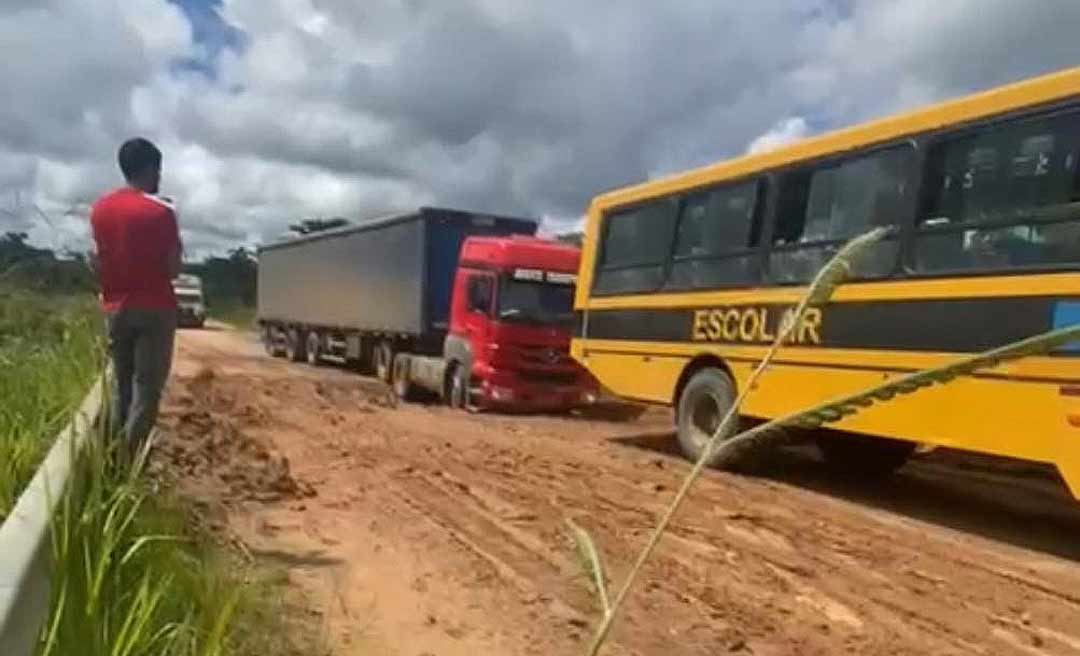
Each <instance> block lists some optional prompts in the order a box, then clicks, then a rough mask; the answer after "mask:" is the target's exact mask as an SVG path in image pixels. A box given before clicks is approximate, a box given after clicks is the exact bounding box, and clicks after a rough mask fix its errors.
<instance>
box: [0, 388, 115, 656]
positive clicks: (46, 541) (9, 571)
mask: <svg viewBox="0 0 1080 656" xmlns="http://www.w3.org/2000/svg"><path fill="white" fill-rule="evenodd" d="M104 380H105V378H104V377H102V378H100V379H98V380H97V382H95V383H94V385H93V387H92V388H91V390H90V393H89V394H87V395H86V398H85V399H83V402H82V405H80V406H79V409H78V410H77V411H76V413H75V415H74V416H73V417H72V419H71V422H70V423H68V425H67V426H65V427H64V429H63V430H62V431H60V434H59V435H57V437H56V441H55V442H54V443H53V446H52V448H51V449H49V453H48V455H47V456H46V457H45V461H44V462H42V463H41V467H39V468H38V470H37V472H36V473H35V474H34V477H33V479H31V481H30V484H29V485H27V487H26V489H25V490H23V493H22V494H21V495H19V499H18V500H17V501H16V502H15V507H14V508H13V509H12V511H11V514H10V515H8V518H7V519H6V520H5V521H4V523H3V524H2V525H0V654H3V656H29V655H30V654H32V653H33V651H34V648H35V646H36V642H37V639H38V635H39V633H40V631H41V626H42V623H43V622H44V621H45V619H46V617H47V616H48V613H49V593H50V580H49V578H50V577H49V561H50V557H51V553H50V552H51V548H52V546H51V540H50V535H49V531H50V528H51V526H52V524H51V523H52V518H53V514H54V512H55V510H56V507H57V505H58V504H59V503H60V501H61V500H62V496H63V492H64V490H65V489H66V488H67V485H68V480H69V478H70V476H71V472H72V465H73V464H74V463H73V458H75V457H77V456H78V454H80V453H82V450H83V447H84V445H85V444H86V443H87V439H88V437H89V436H90V435H91V434H92V433H93V427H94V423H95V422H96V421H97V420H98V418H99V417H100V416H101V413H102V401H103V399H104V398H105V395H104V394H103V385H104Z"/></svg>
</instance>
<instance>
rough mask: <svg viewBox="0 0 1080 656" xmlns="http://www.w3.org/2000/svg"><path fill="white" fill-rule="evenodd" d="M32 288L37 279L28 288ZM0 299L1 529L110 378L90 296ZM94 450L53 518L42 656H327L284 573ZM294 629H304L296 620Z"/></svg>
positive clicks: (9, 287)
mask: <svg viewBox="0 0 1080 656" xmlns="http://www.w3.org/2000/svg"><path fill="white" fill-rule="evenodd" d="M29 280H32V277H31V278H30V279H29ZM2 282H6V283H7V284H6V285H5V286H3V287H0V520H3V519H5V518H6V517H7V515H8V514H9V513H10V511H11V509H12V507H13V506H14V504H15V502H16V500H17V499H18V495H19V493H20V492H21V491H22V490H23V489H24V488H25V486H26V484H27V483H28V482H29V481H30V479H31V478H32V477H33V475H34V472H35V471H36V469H37V467H38V465H39V464H40V463H41V461H42V460H43V459H44V457H45V454H46V453H47V452H48V450H49V449H50V448H51V446H52V441H53V439H54V437H55V436H56V435H57V433H58V432H59V431H60V430H61V429H62V428H63V427H64V425H65V424H67V423H68V421H69V420H70V418H71V416H72V414H73V413H74V411H75V409H76V408H77V407H78V406H79V404H80V403H81V401H82V399H83V398H84V397H85V395H86V394H87V392H88V391H89V389H90V387H91V385H93V384H94V381H95V380H98V379H99V377H100V375H101V372H102V371H103V370H104V364H105V360H106V357H105V348H104V347H105V344H104V337H103V330H102V328H103V325H102V321H101V316H100V313H99V312H98V310H97V308H96V303H95V300H94V298H93V296H92V295H91V294H88V293H51V292H49V291H45V290H42V289H41V288H40V286H38V285H28V284H26V282H25V279H24V280H23V281H20V282H19V284H18V285H15V284H13V283H11V282H10V278H9V280H8V281H2ZM108 444H109V440H107V439H105V436H104V435H94V436H91V442H90V444H89V445H88V449H87V452H86V454H85V457H83V458H82V459H81V460H80V461H79V463H78V464H77V466H76V469H75V470H74V476H73V479H72V485H71V486H70V487H69V488H68V489H67V490H66V491H65V493H64V497H63V498H62V500H61V503H60V509H59V511H58V513H57V515H56V516H55V517H54V518H53V532H52V557H53V562H52V571H53V578H52V583H53V587H52V595H53V596H52V600H51V608H50V613H49V617H48V618H47V619H46V621H45V624H44V626H43V627H42V634H41V637H42V639H41V642H40V643H39V645H38V653H39V654H41V655H57V656H59V655H66V654H86V655H88V656H97V655H102V656H105V655H109V656H134V655H136V654H155V655H157V654H177V655H184V656H188V655H190V656H216V655H228V654H242V655H252V656H254V655H256V654H258V655H264V654H265V655H269V656H287V655H288V656H292V655H299V654H305V655H306V654H320V653H326V649H325V648H323V647H322V645H321V640H320V634H321V627H318V626H313V625H310V624H305V623H304V619H305V618H308V617H310V616H309V615H308V614H306V613H304V612H302V611H303V608H302V605H301V604H302V600H299V599H294V598H292V597H290V596H289V595H290V594H292V593H290V592H289V588H288V586H287V585H286V579H285V578H284V575H283V574H282V573H281V572H278V571H276V570H272V569H268V568H266V567H265V566H263V565H261V564H259V563H257V562H255V561H253V560H252V559H251V558H250V557H245V556H244V555H242V554H240V553H239V552H238V551H237V550H236V549H234V548H232V547H230V546H227V545H226V544H225V543H224V541H223V540H221V539H220V537H219V536H214V535H212V534H211V533H209V532H208V530H206V529H204V528H202V526H203V523H202V522H201V521H199V517H198V514H197V513H195V512H194V511H193V509H192V508H190V507H189V506H188V505H187V503H186V502H185V500H184V499H182V498H178V497H177V496H175V495H173V494H172V493H171V492H170V491H168V490H159V489H157V485H156V483H155V482H154V481H152V480H150V479H149V478H148V477H146V476H144V475H143V474H142V470H141V468H139V467H135V468H124V467H119V466H116V464H115V459H114V458H112V457H111V454H110V453H108V451H107V450H108V446H107V445H108ZM290 618H292V619H290Z"/></svg>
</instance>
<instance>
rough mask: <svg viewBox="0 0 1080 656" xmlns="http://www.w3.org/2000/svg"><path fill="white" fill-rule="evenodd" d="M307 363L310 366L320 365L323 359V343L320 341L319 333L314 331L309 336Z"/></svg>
mask: <svg viewBox="0 0 1080 656" xmlns="http://www.w3.org/2000/svg"><path fill="white" fill-rule="evenodd" d="M305 350H306V351H307V361H308V364H310V365H318V364H319V361H320V359H321V358H322V342H321V341H320V339H319V333H317V332H315V331H314V330H312V331H311V332H309V333H308V336H307V346H306V348H305Z"/></svg>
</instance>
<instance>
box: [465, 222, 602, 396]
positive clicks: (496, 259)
mask: <svg viewBox="0 0 1080 656" xmlns="http://www.w3.org/2000/svg"><path fill="white" fill-rule="evenodd" d="M579 258H580V251H579V250H578V249H577V248H575V247H574V246H571V245H569V244H563V243H559V242H553V241H546V240H543V239H537V238H535V237H518V236H514V237H469V238H467V239H466V240H465V241H464V243H463V244H462V247H461V256H460V259H459V265H458V268H457V273H456V274H455V279H454V289H453V294H452V295H451V299H452V300H451V307H450V326H449V331H448V335H447V338H446V344H445V348H444V357H445V358H446V360H447V361H448V362H449V363H450V366H451V373H450V376H451V377H452V378H451V380H452V388H453V389H452V391H451V393H450V397H451V398H450V401H451V403H452V404H455V405H463V404H465V403H468V404H472V405H476V406H479V407H485V408H495V409H502V410H566V409H570V408H573V407H577V406H582V405H588V404H591V403H593V402H595V401H596V398H597V390H598V386H597V383H596V381H595V379H593V377H592V375H591V374H590V373H589V372H588V371H587V370H586V369H585V368H584V367H582V366H581V365H579V364H578V363H577V362H576V361H575V360H574V359H573V358H571V357H570V336H571V332H572V331H573V328H574V313H573V299H574V285H575V281H576V277H577V270H578V260H579Z"/></svg>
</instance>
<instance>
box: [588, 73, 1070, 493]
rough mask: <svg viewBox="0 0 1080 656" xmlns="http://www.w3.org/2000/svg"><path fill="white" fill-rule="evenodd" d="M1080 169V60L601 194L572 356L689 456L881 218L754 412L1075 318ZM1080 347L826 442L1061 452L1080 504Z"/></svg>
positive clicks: (783, 407)
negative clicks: (660, 413) (809, 288)
mask: <svg viewBox="0 0 1080 656" xmlns="http://www.w3.org/2000/svg"><path fill="white" fill-rule="evenodd" d="M1078 161H1080V68H1076V69H1071V70H1067V71H1063V72H1060V73H1056V74H1052V75H1048V76H1044V77H1039V78H1035V79H1031V80H1027V81H1023V82H1020V83H1017V84H1011V85H1008V86H1003V87H1000V88H997V89H993V90H991V91H987V92H985V93H979V94H977V95H973V96H970V97H966V98H962V99H959V100H953V101H949V102H945V103H942V104H939V105H935V106H932V107H928V108H925V109H921V110H918V111H914V112H911V113H907V114H903V115H898V116H893V117H889V118H885V119H882V120H876V121H873V122H870V123H866V124H864V125H860V126H857V127H852V128H848V129H843V130H840V131H837V132H833V133H831V134H826V135H823V136H819V137H815V138H811V139H807V140H804V141H801V142H799V143H796V144H793V145H789V146H786V147H782V148H779V149H776V150H773V151H770V152H766V153H760V154H751V155H747V156H744V157H739V158H736V159H733V160H729V161H724V162H720V163H718V164H715V165H712V166H707V167H704V168H701V169H697V170H693V171H689V172H687V173H683V174H680V175H677V176H674V177H671V178H667V179H661V180H657V181H651V182H647V183H644V184H640V185H636V186H632V187H627V188H624V189H618V190H615V191H612V192H609V193H605V194H603V195H601V196H598V197H597V198H595V199H594V200H593V201H592V203H591V204H590V206H589V210H588V215H587V218H586V224H585V236H584V243H583V252H582V258H581V269H580V272H579V275H578V287H577V293H576V298H575V309H576V311H577V313H578V322H579V325H578V330H577V334H576V337H575V339H574V340H573V343H572V351H573V354H574V357H576V358H577V359H578V360H579V361H581V362H582V363H583V364H584V365H585V366H586V367H588V368H589V370H590V371H592V373H593V374H594V375H595V376H596V377H597V378H598V379H599V381H600V382H601V383H602V384H603V385H605V386H606V387H608V388H609V389H610V390H611V391H613V392H614V393H616V394H618V395H621V396H623V397H626V398H629V399H636V400H640V401H645V402H649V403H657V404H666V405H671V406H673V407H674V408H675V409H676V411H675V417H676V425H677V435H678V440H679V444H680V446H681V448H682V450H683V451H684V452H685V453H686V454H687V455H688V456H690V457H697V456H698V455H699V454H700V453H701V449H702V446H703V444H704V440H705V438H706V437H707V436H708V435H709V434H711V432H712V431H713V430H714V429H715V428H716V426H717V422H718V419H719V417H720V416H721V415H722V414H723V413H724V412H725V410H726V409H727V408H729V407H730V404H731V403H732V401H733V398H734V396H735V395H736V393H737V392H738V391H739V390H741V389H742V386H743V385H744V383H745V382H746V380H747V379H748V377H749V375H750V373H751V371H752V370H753V368H754V367H755V366H756V365H757V363H758V362H759V361H760V359H761V358H762V356H763V355H764V353H765V351H766V349H767V345H768V344H769V343H770V342H771V341H772V338H773V337H774V336H775V334H776V331H777V327H778V325H779V323H780V321H782V320H783V315H784V313H785V312H786V311H788V310H789V309H790V308H791V307H792V306H793V305H794V304H795V303H796V302H797V301H798V299H799V298H800V297H801V295H802V293H803V291H804V290H805V285H806V284H807V283H808V282H809V281H810V279H811V278H812V276H813V275H814V274H815V272H816V271H817V269H818V268H819V267H820V266H821V265H822V264H823V263H824V262H825V261H827V260H828V258H829V257H830V256H831V255H832V254H833V253H834V252H835V251H836V249H837V248H839V246H841V245H842V244H843V243H844V242H845V241H846V240H848V239H850V238H851V237H853V236H855V235H858V234H862V233H864V232H866V231H867V230H869V229H871V228H874V227H877V226H890V227H892V235H891V236H890V237H888V238H887V239H885V240H884V241H881V242H879V243H877V244H876V245H874V246H873V247H872V248H871V249H870V250H869V251H867V252H865V254H864V255H863V256H862V257H861V258H860V260H859V261H858V262H857V263H856V264H855V266H854V277H853V279H852V280H851V282H849V283H847V284H845V285H843V286H842V287H841V288H840V289H839V290H838V291H837V293H836V294H835V295H834V297H833V299H832V301H831V302H830V303H829V304H828V305H827V306H825V307H824V308H822V309H820V310H813V311H811V312H809V313H808V314H807V315H806V316H805V318H804V319H803V320H802V322H801V324H800V325H799V326H798V327H797V329H796V330H795V332H794V334H793V336H792V340H791V342H792V343H791V344H789V345H788V346H786V347H785V348H783V349H782V350H781V351H780V353H779V354H778V357H777V359H776V360H775V364H774V366H773V367H772V368H771V369H770V370H769V372H767V373H766V374H765V376H763V377H762V378H761V379H760V380H759V382H758V384H757V386H756V389H753V390H751V393H750V395H749V397H748V399H747V402H746V405H745V406H744V408H743V412H744V414H745V415H747V416H749V417H755V418H770V417H776V416H779V415H783V414H786V413H789V412H792V411H796V410H800V409H804V408H807V407H810V406H813V405H815V404H817V403H819V402H821V401H824V400H827V399H829V398H832V397H836V396H840V395H844V394H848V393H852V392H856V391H859V390H861V389H864V388H867V387H870V386H873V385H877V384H880V383H881V382H882V381H885V380H888V379H890V378H892V377H895V376H899V375H904V374H907V373H910V372H912V371H917V370H920V369H923V368H927V367H933V366H938V365H942V364H945V363H948V362H950V361H951V360H953V359H956V358H958V357H960V356H961V354H965V353H972V352H980V351H983V350H986V349H989V348H992V347H996V346H1000V345H1004V344H1007V343H1009V342H1012V341H1015V340H1018V339H1021V338H1024V337H1028V336H1031V335H1034V334H1037V333H1041V332H1044V331H1046V330H1049V329H1051V328H1054V327H1062V326H1066V325H1071V324H1074V323H1077V322H1080V166H1078V164H1077V163H1078ZM1077 355H1080V350H1074V349H1073V348H1072V347H1068V348H1066V349H1063V350H1062V351H1060V352H1055V353H1053V354H1051V355H1049V356H1046V357H1029V358H1025V359H1022V360H1019V361H1015V362H1012V363H1008V364H1003V365H1000V366H998V367H996V368H993V369H988V370H984V371H982V372H980V373H978V374H977V375H975V376H972V377H968V378H962V379H960V380H957V381H955V382H953V383H951V384H949V385H946V386H939V387H936V388H930V389H926V390H922V391H919V392H917V393H915V394H911V395H908V396H905V397H901V398H898V399H897V400H895V401H893V402H891V403H889V404H883V405H880V406H875V407H872V408H870V409H867V410H866V411H864V412H861V413H859V414H856V415H854V416H851V417H848V418H846V419H844V420H843V421H841V422H839V423H838V424H835V426H836V428H837V429H839V430H838V431H836V432H831V433H829V434H828V435H825V434H822V435H818V436H817V437H818V441H819V446H820V447H821V451H822V453H823V455H824V456H825V458H826V459H827V460H829V461H832V462H834V463H836V464H840V465H844V466H846V467H849V468H852V467H854V468H858V469H859V470H860V471H864V472H872V471H873V472H881V471H886V470H891V469H895V468H896V467H898V466H900V465H901V464H902V463H903V462H904V461H905V460H906V459H907V457H908V456H909V455H910V454H911V453H912V452H913V451H914V449H915V447H916V445H917V444H919V443H922V444H928V445H943V446H949V447H954V448H960V449H967V450H970V451H976V452H983V453H988V454H997V455H1005V456H1013V457H1018V458H1024V459H1028V460H1033V461H1041V462H1046V463H1053V464H1055V465H1057V467H1058V469H1059V470H1060V471H1061V473H1062V474H1063V476H1064V478H1065V480H1066V482H1067V483H1068V485H1069V487H1070V489H1071V491H1072V492H1073V494H1074V496H1077V497H1080V357H1075V356H1077Z"/></svg>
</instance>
